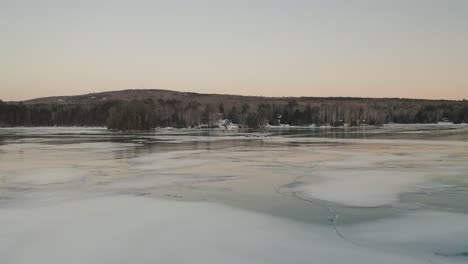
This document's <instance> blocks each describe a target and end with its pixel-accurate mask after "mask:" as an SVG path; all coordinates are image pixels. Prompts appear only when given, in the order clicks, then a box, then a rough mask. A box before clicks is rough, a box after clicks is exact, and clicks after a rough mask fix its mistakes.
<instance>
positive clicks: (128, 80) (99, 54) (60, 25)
mask: <svg viewBox="0 0 468 264" xmlns="http://www.w3.org/2000/svg"><path fill="white" fill-rule="evenodd" d="M0 34H1V38H0V99H1V100H4V101H9V100H25V99H31V98H36V97H44V96H55V95H75V94H83V93H91V92H100V91H110V90H121V89H141V88H145V89H168V90H177V91H190V92H199V93H223V94H226V93H227V94H241V95H262V96H352V97H410V98H427V99H464V98H468V1H465V0H460V1H458V0H440V1H435V0H389V1H384V0H381V1H379V0H360V1H359V0H342V1H338V0H322V1H319V0H316V1H314V0H308V1H305V0H303V1H300V0H283V1H277V0H269V1H266V0H249V1H245V0H234V1H227V0H226V1H223V0H210V1H208V0H197V1H195V0H192V1H189V0H186V1H182V0H170V1H161V0H152V1H142V0H131V1H130V0H128V1H122V0H120V1H119V0H115V1H112V0H93V1H89V0H81V1H68V0H42V1H37V0H30V1H24V0H0Z"/></svg>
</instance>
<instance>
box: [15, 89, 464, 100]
mask: <svg viewBox="0 0 468 264" xmlns="http://www.w3.org/2000/svg"><path fill="white" fill-rule="evenodd" d="M148 98H152V99H153V100H158V99H178V100H183V101H185V100H197V101H199V102H200V103H205V102H216V101H218V102H221V101H222V102H230V101H231V102H232V101H239V100H242V101H262V102H285V101H290V100H296V101H300V102H307V101H330V100H339V101H342V100H352V101H363V100H368V101H382V100H395V101H400V100H403V101H415V102H419V101H427V102H430V101H432V102H457V101H456V100H429V99H411V98H365V97H264V96H243V95H231V94H202V93H192V92H178V91H171V90H161V89H128V90H120V91H108V92H101V93H89V94H82V95H73V96H51V97H42V98H35V99H31V100H26V101H23V103H25V104H83V103H99V102H105V101H116V100H118V101H132V100H144V99H148Z"/></svg>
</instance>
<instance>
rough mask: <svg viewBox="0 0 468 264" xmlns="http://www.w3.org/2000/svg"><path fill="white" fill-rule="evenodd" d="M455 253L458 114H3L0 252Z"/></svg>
mask: <svg viewBox="0 0 468 264" xmlns="http://www.w3.org/2000/svg"><path fill="white" fill-rule="evenodd" d="M346 262H347V263H349V262H352V263H377V262H378V263H389V264H390V263H391V264H394V263H467V262H468V125H449V124H444V125H388V126H384V127H379V128H333V129H330V128H329V129H326V128H313V129H312V128H307V129H305V128H291V129H276V130H275V129H270V130H264V131H223V130H195V129H194V130H191V129H174V130H164V129H161V130H157V131H155V132H152V133H137V134H127V133H117V132H110V131H107V130H106V129H104V128H0V263H2V264H20V263H35V264H36V263H52V264H55V263H57V264H58V263H77V264H78V263H80V264H81V263H96V264H97V263H204V264H211V263H213V264H214V263H268V264H270V263H346Z"/></svg>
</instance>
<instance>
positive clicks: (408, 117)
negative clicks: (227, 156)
mask: <svg viewBox="0 0 468 264" xmlns="http://www.w3.org/2000/svg"><path fill="white" fill-rule="evenodd" d="M220 118H227V119H230V120H232V121H233V122H234V123H238V124H240V125H241V126H242V127H249V128H258V127H263V126H265V125H267V124H278V123H279V122H280V123H281V124H289V125H298V126H302V125H311V124H315V125H318V126H320V125H331V126H341V125H344V124H347V125H350V126H360V125H381V124H385V123H390V122H393V123H436V122H441V121H451V122H454V123H462V122H468V101H466V100H463V101H449V100H420V99H399V98H382V99H376V98H316V97H254V96H237V95H215V94H196V93H183V92H175V91H166V90H124V91H116V92H104V93H96V94H86V95H79V96H64V97H48V98H39V99H34V100H29V101H25V102H1V101H0V126H107V127H108V128H110V129H119V130H132V129H136V130H146V129H152V128H155V127H196V126H199V125H201V124H206V125H208V126H215V125H216V123H217V121H218V120H219V119H220Z"/></svg>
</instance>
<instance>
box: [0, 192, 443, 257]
mask: <svg viewBox="0 0 468 264" xmlns="http://www.w3.org/2000/svg"><path fill="white" fill-rule="evenodd" d="M0 214H1V215H2V217H1V218H0V226H2V228H1V229H0V238H1V239H0V262H1V263H15V264H23V263H24V264H26V263H28V264H29V263H49V264H55V263H57V264H58V263H60V264H61V263H80V264H81V263H88V264H92V263H99V264H101V263H203V264H210V263H269V264H272V263H311V262H313V263H345V262H349V261H350V260H352V261H353V262H354V263H377V262H378V263H389V264H394V263H426V262H425V260H420V259H418V258H416V257H413V256H411V255H398V254H396V253H394V252H392V251H391V250H376V249H371V250H370V249H368V248H365V247H356V246H355V245H354V244H352V243H348V242H346V241H344V240H342V239H341V238H339V237H338V236H336V234H335V233H334V232H333V231H332V230H331V229H329V228H328V227H326V226H316V225H310V224H305V223H298V222H294V221H290V220H284V219H279V218H274V217H271V216H266V215H262V214H257V213H253V212H248V211H243V210H238V209H233V208H229V207H224V206H220V205H216V204H209V203H186V202H184V203H182V202H169V201H159V200H153V199H149V198H141V197H106V198H100V199H92V200H75V201H73V202H68V203H60V204H55V205H47V206H43V207H35V208H22V209H0ZM377 228H380V227H377ZM434 258H437V257H435V256H434Z"/></svg>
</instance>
